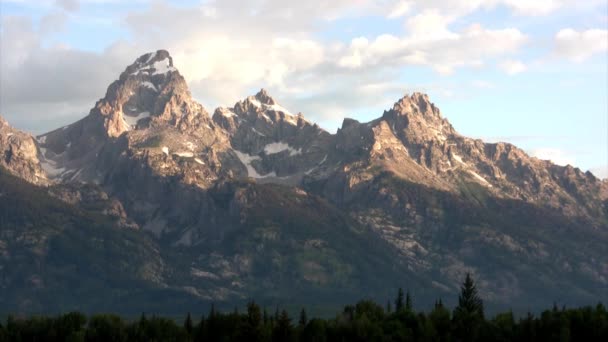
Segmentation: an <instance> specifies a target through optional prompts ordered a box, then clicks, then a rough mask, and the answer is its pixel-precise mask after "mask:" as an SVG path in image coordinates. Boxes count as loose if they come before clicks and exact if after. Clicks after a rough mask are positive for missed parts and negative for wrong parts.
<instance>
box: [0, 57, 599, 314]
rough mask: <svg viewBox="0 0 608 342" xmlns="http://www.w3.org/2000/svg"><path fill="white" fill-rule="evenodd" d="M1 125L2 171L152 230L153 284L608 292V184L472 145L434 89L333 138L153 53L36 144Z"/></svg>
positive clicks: (204, 295) (525, 297)
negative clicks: (210, 90) (204, 87)
mask: <svg viewBox="0 0 608 342" xmlns="http://www.w3.org/2000/svg"><path fill="white" fill-rule="evenodd" d="M0 132H1V133H2V135H0V151H3V153H4V158H3V160H2V161H1V163H2V166H3V167H4V168H6V169H7V170H8V172H10V173H12V174H13V175H15V176H18V177H21V178H23V179H25V180H26V181H27V182H30V183H33V184H35V185H37V186H40V187H37V188H35V189H36V190H35V191H40V192H42V193H45V194H47V195H50V196H52V197H53V198H56V199H59V200H61V201H62V202H64V203H68V204H69V205H71V206H75V207H76V208H82V210H85V211H87V212H89V211H90V210H91V209H92V210H93V211H94V212H96V213H99V214H101V215H102V216H103V217H106V218H109V219H111V220H113V221H112V222H114V223H113V224H114V225H115V226H116V227H118V228H119V229H127V230H131V231H134V232H136V233H137V234H143V235H145V236H146V237H149V238H150V239H151V240H150V241H153V245H154V248H155V250H154V252H153V254H154V253H157V254H154V255H157V256H156V257H155V258H157V260H155V262H156V264H155V265H164V266H163V267H164V268H162V270H159V269H155V272H154V275H153V278H150V279H157V280H158V281H156V280H155V281H152V282H150V283H149V284H148V285H150V286H151V287H152V288H154V287H159V286H160V287H162V288H167V289H171V290H172V291H177V292H179V293H181V294H182V295H184V296H192V298H197V300H201V301H214V300H235V299H238V298H247V297H248V296H251V295H252V294H256V296H262V297H268V294H269V293H276V296H275V297H272V296H270V297H272V298H268V300H270V301H273V300H285V298H290V296H292V295H294V294H295V293H298V294H300V295H303V294H305V293H308V294H315V295H317V296H318V298H326V299H327V298H332V297H336V298H338V297H340V296H341V295H340V293H344V294H346V293H347V294H348V296H352V297H353V298H355V297H359V296H360V295H361V294H365V293H368V292H369V291H376V292H377V293H378V294H381V293H384V292H383V291H392V289H383V288H382V284H383V283H385V284H395V285H396V286H397V284H399V283H402V282H408V281H411V282H412V283H413V284H416V285H415V286H413V287H415V289H416V291H419V292H421V293H424V294H425V295H424V296H423V298H426V299H428V300H429V301H431V300H433V299H436V298H437V297H440V296H444V295H447V294H450V293H455V292H456V291H457V290H458V289H456V288H452V287H450V286H447V285H445V284H457V283H458V282H459V279H460V278H461V276H462V273H464V272H473V273H474V274H475V275H476V277H477V278H479V279H480V284H481V288H480V289H481V291H482V292H483V293H485V294H486V295H487V297H488V298H489V299H490V301H492V302H493V303H495V304H496V305H501V303H502V305H505V304H506V303H512V302H516V303H521V304H522V305H523V304H524V303H530V302H534V303H538V304H539V305H545V304H546V303H541V302H542V301H543V300H550V299H551V298H553V299H555V297H551V296H560V295H564V296H566V298H568V300H569V301H570V302H581V301H584V300H589V299H592V298H596V297H598V296H601V294H602V289H604V288H605V287H606V286H608V259H607V258H608V256H606V255H605V254H602V252H601V250H602V243H604V242H605V243H608V236H607V235H608V181H606V180H604V181H602V180H599V179H598V178H596V177H595V176H594V175H593V174H591V173H590V172H582V171H581V170H580V169H578V168H573V167H571V166H566V167H562V166H558V165H555V164H552V163H551V162H548V161H542V160H539V159H537V158H534V157H530V156H529V155H527V154H526V153H525V152H524V151H523V150H521V149H519V148H517V147H516V146H514V145H511V144H508V143H484V142H483V141H481V140H479V139H471V138H468V137H465V136H463V135H461V134H459V133H458V132H457V131H456V130H455V129H454V127H453V126H452V125H451V124H450V122H449V121H448V120H447V119H446V118H444V117H443V116H442V114H441V111H440V110H439V108H438V107H437V106H436V105H435V104H434V103H432V102H431V100H430V99H429V97H428V95H426V94H422V93H413V94H407V95H405V96H403V97H402V98H401V99H399V100H398V101H396V102H395V104H394V105H393V106H392V107H391V108H390V109H388V110H385V111H384V112H383V113H382V114H381V115H380V116H379V117H378V118H376V119H374V120H372V121H369V122H366V123H360V122H358V121H357V120H354V119H348V118H345V119H344V121H343V123H342V126H341V127H340V128H339V129H338V130H337V132H336V133H329V132H327V131H326V130H324V129H322V128H321V127H319V126H318V125H317V124H315V123H312V122H310V121H308V120H307V119H306V118H305V117H304V115H303V114H301V113H297V114H293V113H292V112H290V111H289V110H287V109H286V108H284V107H282V106H281V105H280V104H279V102H278V101H276V100H275V99H274V98H272V96H270V94H269V93H268V92H267V91H266V90H265V89H263V88H262V89H261V90H260V91H259V92H257V93H256V94H254V95H251V96H247V97H245V98H244V99H242V100H240V101H237V102H235V104H234V105H233V106H231V107H218V108H216V109H215V110H213V112H208V111H207V110H206V109H205V107H204V106H203V105H202V104H200V103H198V102H196V101H195V100H194V99H193V98H192V96H191V94H190V91H189V89H188V86H187V84H186V81H185V79H184V78H183V76H182V75H181V74H180V73H179V70H178V69H177V68H176V67H175V66H174V65H173V60H172V57H171V56H170V54H169V53H168V52H167V51H165V50H158V51H156V52H152V53H148V54H145V55H142V56H140V57H139V58H137V59H136V60H135V61H134V62H133V63H132V64H131V65H129V66H127V68H126V69H125V70H124V71H123V72H122V73H121V74H120V76H119V78H118V80H116V81H114V82H112V83H111V84H110V86H109V87H108V89H107V91H106V94H105V96H104V97H103V98H102V99H100V100H98V101H97V102H96V104H95V106H94V107H93V108H92V109H91V111H90V112H89V114H88V115H87V116H86V117H84V118H82V119H81V120H79V121H77V122H75V123H73V124H70V125H67V126H65V127H62V128H59V129H56V130H53V131H51V132H49V133H45V134H42V135H39V136H37V137H36V138H35V139H34V138H33V137H31V136H30V135H28V134H25V133H19V132H17V131H16V130H14V129H12V128H11V127H10V126H8V124H7V123H4V121H0ZM9 134H12V135H11V136H9ZM17 138H18V139H17ZM15 151H21V152H19V153H16V152H15ZM14 156H17V157H14ZM32 191H34V190H32ZM47 195H44V196H47ZM11 227H12V226H11ZM7 234H8V233H7ZM1 236H3V235H0V237H1ZM6 236H9V237H7V238H6V239H8V240H7V241H9V242H10V241H12V240H10V239H11V238H10V236H11V235H10V234H8V235H6ZM0 242H1V241H0ZM9 242H7V243H9ZM582 246H584V248H582ZM351 249H353V250H351ZM579 249H580V250H579ZM138 253H139V252H138ZM141 253H144V254H146V253H148V252H147V251H141ZM117 255H118V254H117ZM133 257H139V256H133ZM138 260H139V259H138ZM7 262H8V261H7ZM155 267H156V266H155ZM393 273H394V274H393ZM369 278H373V280H372V279H369ZM146 279H148V278H146ZM556 284H560V286H561V287H562V288H567V289H568V291H569V293H568V294H567V295H566V294H560V286H558V285H556ZM119 285H120V284H119ZM543 287H544V288H545V291H544V292H543V291H540V290H539V289H540V288H543ZM11 288H12V289H14V290H13V291H17V292H18V289H17V288H16V287H11ZM85 290H86V289H85ZM256 298H257V297H256ZM340 298H342V297H340ZM344 298H346V297H344ZM426 299H425V300H426Z"/></svg>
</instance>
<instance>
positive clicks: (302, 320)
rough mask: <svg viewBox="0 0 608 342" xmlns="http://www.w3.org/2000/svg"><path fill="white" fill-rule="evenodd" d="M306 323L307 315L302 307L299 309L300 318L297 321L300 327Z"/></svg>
mask: <svg viewBox="0 0 608 342" xmlns="http://www.w3.org/2000/svg"><path fill="white" fill-rule="evenodd" d="M307 323H308V317H307V316H306V310H304V308H302V311H300V320H299V321H298V325H299V326H301V327H304V326H306V324H307Z"/></svg>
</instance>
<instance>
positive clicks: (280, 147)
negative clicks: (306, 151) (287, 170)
mask: <svg viewBox="0 0 608 342" xmlns="http://www.w3.org/2000/svg"><path fill="white" fill-rule="evenodd" d="M283 151H289V155H290V156H295V155H299V154H302V149H301V148H299V149H297V150H296V149H294V148H293V147H291V146H289V144H286V143H284V142H273V143H270V144H268V145H266V146H264V153H266V154H267V155H271V154H277V153H281V152H283Z"/></svg>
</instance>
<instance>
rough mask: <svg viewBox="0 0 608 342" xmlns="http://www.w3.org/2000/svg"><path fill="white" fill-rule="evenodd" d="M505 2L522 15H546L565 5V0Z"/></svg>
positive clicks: (509, 0)
mask: <svg viewBox="0 0 608 342" xmlns="http://www.w3.org/2000/svg"><path fill="white" fill-rule="evenodd" d="M504 3H505V4H506V5H507V6H508V7H510V8H512V9H513V10H514V11H515V12H516V13H518V14H521V15H532V16H536V15H546V14H549V13H551V12H553V11H555V10H557V9H559V8H561V7H563V6H564V5H566V3H567V1H564V0H561V1H560V0H533V1H530V0H504Z"/></svg>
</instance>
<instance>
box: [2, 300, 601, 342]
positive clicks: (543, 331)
mask: <svg viewBox="0 0 608 342" xmlns="http://www.w3.org/2000/svg"><path fill="white" fill-rule="evenodd" d="M302 312H304V313H305V311H302ZM455 312H456V310H455ZM189 316H190V315H188V316H186V317H189ZM301 316H303V315H302V314H301ZM476 317H477V318H478V319H479V321H478V322H477V323H478V331H477V332H476V334H477V335H475V336H474V337H473V338H470V337H467V338H463V337H462V335H461V332H460V331H459V329H460V326H459V324H461V323H460V322H459V321H458V319H450V311H449V310H448V309H447V308H446V307H444V305H443V303H442V302H441V301H438V302H437V303H436V304H435V306H434V308H433V309H432V310H431V311H430V312H429V313H428V314H425V313H423V312H415V311H414V310H412V311H408V310H405V309H403V310H401V312H393V313H387V312H385V311H384V308H383V307H382V306H381V305H378V304H377V303H375V302H373V301H370V300H362V301H360V302H358V303H357V304H355V305H349V306H346V307H345V308H344V310H343V312H342V313H341V314H340V315H338V316H336V318H334V319H319V318H313V319H311V320H307V322H306V323H305V324H303V320H300V324H299V325H298V326H297V327H294V326H293V325H292V323H291V319H290V318H289V315H288V313H287V311H285V310H281V311H280V312H279V313H278V315H277V317H276V318H274V317H268V315H267V317H266V319H264V318H263V314H262V313H261V310H260V308H259V306H257V304H255V303H254V302H250V303H249V304H247V312H246V313H243V314H235V313H234V312H233V313H229V314H222V313H220V312H218V311H216V310H215V308H213V309H212V310H211V312H210V313H209V315H208V317H207V318H205V317H202V318H201V320H200V322H198V323H197V324H194V323H193V322H192V320H191V318H190V323H188V321H189V320H188V318H186V320H185V322H184V324H183V325H179V324H177V323H176V322H175V321H174V320H171V319H167V318H160V317H154V316H152V317H150V318H148V317H146V316H145V315H143V314H142V315H141V316H140V318H139V319H135V320H132V321H129V320H125V319H123V318H121V317H119V316H116V315H110V314H100V315H93V316H91V317H90V318H89V319H88V320H87V317H86V316H85V315H83V314H81V313H76V312H74V313H68V314H65V315H60V316H57V317H44V316H31V317H28V318H15V317H13V316H9V317H8V318H7V319H6V320H5V321H2V322H0V342H3V341H264V342H266V341H267V342H271V341H299V342H326V341H362V342H363V341H366V342H367V341H420V342H426V341H429V342H430V341H474V340H475V339H477V340H480V341H499V342H500V341H586V342H587V341H588V342H595V341H598V342H599V341H602V342H603V341H608V312H607V311H606V308H605V307H604V306H603V305H602V304H598V305H596V306H594V307H591V306H587V307H582V308H578V309H566V308H561V309H559V308H557V307H554V308H553V309H551V310H545V311H543V312H542V313H541V314H540V315H539V316H538V317H535V316H534V315H532V314H528V315H527V316H525V317H522V318H519V319H516V318H515V317H514V315H513V313H512V312H505V313H500V314H498V315H496V316H494V317H493V318H492V319H490V320H486V319H484V317H483V316H482V315H479V314H478V315H477V316H476ZM189 331H191V332H192V333H189Z"/></svg>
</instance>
